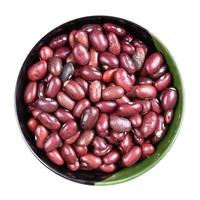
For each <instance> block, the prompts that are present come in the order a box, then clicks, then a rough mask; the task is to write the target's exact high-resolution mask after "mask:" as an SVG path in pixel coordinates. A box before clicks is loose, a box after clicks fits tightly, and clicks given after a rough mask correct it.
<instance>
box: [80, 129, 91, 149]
mask: <svg viewBox="0 0 200 200" xmlns="http://www.w3.org/2000/svg"><path fill="white" fill-rule="evenodd" d="M94 134H95V133H94V131H93V130H84V131H83V132H82V133H81V136H80V137H79V139H78V141H77V144H78V145H79V146H88V145H89V144H90V143H91V142H92V140H93V138H94Z"/></svg>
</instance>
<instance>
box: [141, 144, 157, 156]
mask: <svg viewBox="0 0 200 200" xmlns="http://www.w3.org/2000/svg"><path fill="white" fill-rule="evenodd" d="M141 149H142V156H143V157H148V156H150V155H151V154H153V153H154V151H155V149H154V146H153V145H152V144H148V143H144V144H142V146H141Z"/></svg>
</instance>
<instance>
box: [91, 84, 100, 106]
mask: <svg viewBox="0 0 200 200" xmlns="http://www.w3.org/2000/svg"><path fill="white" fill-rule="evenodd" d="M89 98H90V101H91V102H93V103H96V102H98V101H99V100H100V99H101V82H100V81H93V82H92V83H91V84H90V86H89Z"/></svg>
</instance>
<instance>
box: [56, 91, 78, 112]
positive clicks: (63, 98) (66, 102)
mask: <svg viewBox="0 0 200 200" xmlns="http://www.w3.org/2000/svg"><path fill="white" fill-rule="evenodd" d="M57 101H58V103H59V104H60V105H61V106H63V107H64V108H66V109H68V110H73V108H74V106H75V101H74V100H72V99H71V98H70V97H69V96H67V95H66V94H65V93H64V92H62V91H60V92H58V94H57Z"/></svg>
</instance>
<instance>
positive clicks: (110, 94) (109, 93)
mask: <svg viewBox="0 0 200 200" xmlns="http://www.w3.org/2000/svg"><path fill="white" fill-rule="evenodd" d="M123 95H124V89H123V88H122V87H120V86H110V87H106V88H105V89H104V90H103V91H102V99H103V100H108V101H109V100H116V99H119V98H121V97H122V96H123Z"/></svg>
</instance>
